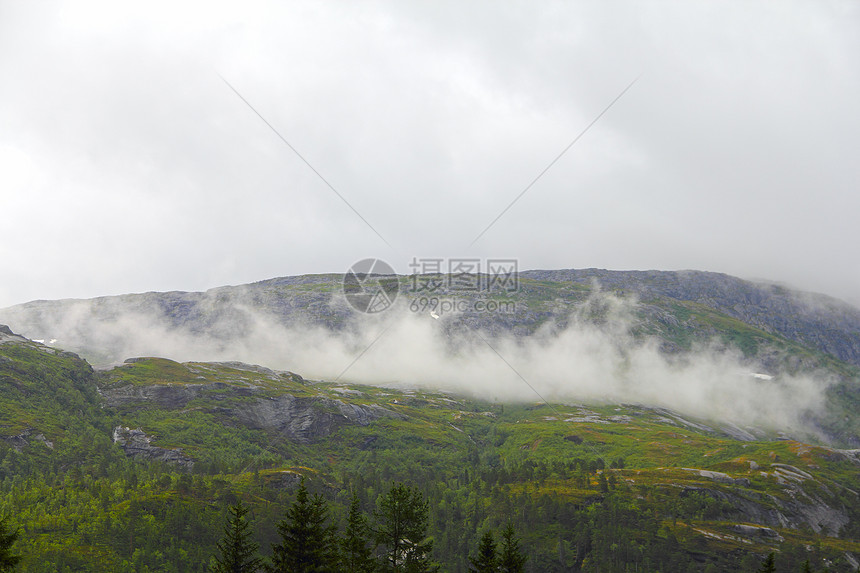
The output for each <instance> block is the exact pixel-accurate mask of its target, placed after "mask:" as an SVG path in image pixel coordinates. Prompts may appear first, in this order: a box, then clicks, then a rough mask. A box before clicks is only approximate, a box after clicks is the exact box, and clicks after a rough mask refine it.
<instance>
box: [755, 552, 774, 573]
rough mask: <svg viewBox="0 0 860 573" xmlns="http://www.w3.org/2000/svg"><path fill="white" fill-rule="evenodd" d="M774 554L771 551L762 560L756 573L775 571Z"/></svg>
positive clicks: (772, 572) (771, 572)
mask: <svg viewBox="0 0 860 573" xmlns="http://www.w3.org/2000/svg"><path fill="white" fill-rule="evenodd" d="M775 560H776V555H775V554H774V553H771V554H770V555H768V556H767V558H766V559H765V560H764V563H762V564H761V567H760V568H759V570H758V573H776V563H775Z"/></svg>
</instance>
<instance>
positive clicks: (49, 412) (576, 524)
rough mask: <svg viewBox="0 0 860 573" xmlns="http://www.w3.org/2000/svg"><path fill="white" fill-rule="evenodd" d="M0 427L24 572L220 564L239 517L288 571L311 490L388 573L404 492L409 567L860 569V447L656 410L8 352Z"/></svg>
mask: <svg viewBox="0 0 860 573" xmlns="http://www.w3.org/2000/svg"><path fill="white" fill-rule="evenodd" d="M285 413H290V415H291V416H292V417H290V418H289V420H286V421H285V418H284V414H285ZM0 415H1V416H2V419H0V435H2V437H3V438H2V439H0V517H3V518H4V519H5V522H4V523H5V524H6V528H7V531H8V532H16V533H17V539H15V540H14V541H13V542H12V543H11V548H10V549H9V551H11V553H10V554H11V555H20V556H21V562H20V564H18V566H17V567H18V570H20V571H32V572H54V571H110V572H119V573H122V572H131V571H140V572H142V571H183V572H185V571H188V572H193V571H207V570H209V568H210V567H211V566H213V565H214V564H215V563H216V561H217V559H218V558H219V556H221V555H222V554H223V552H222V551H220V550H219V543H220V544H221V547H223V546H224V543H225V527H227V526H228V524H229V523H230V520H231V518H233V519H235V516H236V508H237V507H241V508H243V510H245V511H247V513H245V514H244V515H243V520H244V521H245V523H247V534H248V538H247V539H248V543H249V544H250V545H253V546H255V547H257V548H258V549H257V550H256V551H255V553H254V555H255V556H256V557H259V558H260V559H261V563H273V557H274V558H275V559H277V551H278V549H277V548H278V547H280V546H282V544H283V541H284V535H283V534H284V525H285V523H289V519H288V518H289V516H290V512H291V510H293V509H294V508H295V507H296V504H297V503H298V504H301V503H302V502H301V496H302V495H307V496H309V498H310V499H316V500H317V501H318V503H319V504H322V505H324V509H325V512H324V514H325V519H324V520H323V522H322V524H321V527H322V528H323V529H326V530H327V531H328V533H326V535H327V536H329V537H330V539H331V540H333V541H332V543H334V545H335V546H337V547H338V548H340V549H342V547H343V546H342V542H343V540H344V539H347V538H349V537H350V534H349V531H350V528H352V531H353V533H355V532H356V531H359V532H360V531H362V528H363V527H364V526H363V525H357V524H360V523H363V524H365V525H366V527H367V528H368V529H366V530H365V531H364V535H365V538H364V539H365V541H366V544H365V546H364V547H366V549H367V550H368V551H369V555H370V557H371V559H372V561H373V563H374V564H375V565H377V566H383V565H385V564H386V563H387V564H388V566H389V568H390V569H391V568H393V569H394V570H398V568H400V569H401V570H405V569H402V565H403V564H405V562H406V561H405V560H403V559H393V560H390V559H389V560H386V557H385V556H386V555H387V554H388V553H387V552H388V551H390V545H391V543H390V542H388V543H387V542H383V540H382V539H381V538H380V537H378V536H377V535H376V533H373V532H374V531H378V530H379V528H380V527H381V521H380V519H381V516H383V515H384V508H385V504H386V499H388V497H390V495H391V492H392V491H393V489H394V488H396V487H398V486H399V485H400V484H402V485H400V487H403V488H407V489H408V491H409V492H413V494H414V495H415V496H416V500H418V501H416V503H419V505H420V503H426V523H425V524H424V529H423V534H422V535H421V536H419V537H420V538H416V541H415V542H416V543H420V544H425V545H423V547H426V550H421V551H417V552H415V554H420V555H424V556H426V558H427V562H426V563H425V565H426V566H427V567H428V568H431V569H432V567H433V566H434V565H437V566H438V568H439V569H438V570H440V571H452V572H463V571H469V570H470V568H472V569H474V568H475V567H477V565H476V563H477V564H478V565H480V564H481V563H484V564H486V560H487V559H489V557H488V554H489V546H490V542H492V543H495V545H496V548H497V552H498V554H499V555H501V554H502V545H503V541H504V539H503V535H502V534H503V533H504V532H505V531H506V529H508V528H510V529H509V531H511V532H514V534H513V535H512V537H511V538H512V539H515V540H516V542H517V544H518V547H519V549H520V551H521V553H522V557H523V558H524V564H523V567H524V570H525V571H533V572H534V571H541V572H543V571H592V572H597V571H600V572H610V573H612V572H627V571H641V572H657V571H663V572H677V571H682V572H687V571H691V572H692V571H708V572H711V571H750V572H752V571H757V570H759V569H760V568H762V567H769V564H768V561H767V558H768V556H769V555H770V554H773V570H774V571H779V572H795V571H798V572H799V571H802V570H804V569H803V568H804V567H805V564H806V562H807V561H808V562H809V564H810V570H812V571H824V570H828V571H834V572H836V571H839V572H843V571H844V572H848V571H850V572H853V571H856V570H857V562H856V559H857V556H860V519H858V518H860V500H858V494H857V492H858V491H860V461H858V459H857V457H856V455H855V453H854V452H849V451H845V450H835V449H832V448H827V447H823V446H815V445H809V444H803V443H800V442H795V441H791V440H785V439H782V440H768V439H762V440H757V441H754V440H749V441H740V440H738V439H735V438H733V437H731V436H730V435H727V434H726V433H725V432H723V431H721V430H720V429H719V428H718V427H716V426H713V425H711V426H708V425H706V423H704V422H701V421H691V420H687V419H684V418H682V417H680V416H677V415H675V414H673V413H671V412H667V411H664V410H659V409H649V408H645V407H641V406H630V405H624V406H622V405H609V404H603V405H600V404H594V405H587V406H586V405H570V404H567V405H565V404H556V405H549V404H498V403H482V402H476V401H472V400H467V399H464V398H462V397H458V396H452V395H447V394H439V393H431V392H421V391H417V390H414V391H404V390H393V389H383V388H376V387H365V386H356V385H344V384H340V385H337V386H335V385H331V384H323V383H313V382H309V381H305V380H302V379H301V378H300V377H298V376H296V375H292V374H288V373H277V372H272V371H268V370H266V369H260V368H254V367H248V366H245V365H239V364H203V363H193V364H178V363H175V362H171V361H168V360H161V359H145V360H137V361H134V362H131V363H128V364H125V365H123V366H120V367H118V368H115V369H112V370H110V371H105V372H95V371H93V370H92V369H91V368H90V367H89V365H88V364H87V363H86V362H84V361H83V360H81V359H79V358H77V357H76V356H74V355H71V354H68V353H62V352H60V351H56V350H53V349H49V348H46V347H44V346H42V345H39V344H35V343H31V342H24V341H15V340H7V341H6V342H4V343H3V344H0ZM288 422H289V423H288ZM126 429H130V430H126ZM136 429H139V430H140V432H139V433H138V434H136V435H137V438H134V435H135V434H134V433H133V432H131V430H136ZM130 432H131V433H130ZM135 440H136V441H135ZM302 482H304V484H305V488H306V493H305V494H303V493H302V492H303V491H304V490H305V488H303V487H302V485H301V484H302ZM0 533H2V532H0ZM488 534H489V535H488ZM354 537H355V536H354V535H353V538H354ZM354 546H355V544H354ZM356 547H357V546H356ZM482 555H484V561H481V556H482ZM0 556H2V553H0Z"/></svg>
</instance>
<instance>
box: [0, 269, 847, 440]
mask: <svg viewBox="0 0 860 573" xmlns="http://www.w3.org/2000/svg"><path fill="white" fill-rule="evenodd" d="M413 278H414V277H400V283H401V292H400V295H399V297H398V298H397V300H396V301H395V305H394V308H393V309H391V310H388V311H386V313H389V314H391V313H397V312H400V313H401V314H406V315H416V316H418V315H420V316H422V317H425V318H427V317H429V316H431V314H432V315H436V316H439V315H441V317H440V319H439V321H438V324H439V327H440V329H441V330H442V331H443V332H445V333H447V336H448V340H449V341H454V342H450V343H449V345H450V346H451V349H450V351H451V352H453V353H456V352H458V351H459V350H460V349H462V348H463V346H462V344H461V341H462V340H463V339H464V336H463V335H466V336H465V338H468V336H470V335H473V334H474V333H475V332H478V333H483V334H482V335H481V336H482V337H484V338H485V339H486V340H487V341H490V340H495V339H500V338H504V337H515V338H517V339H519V340H523V341H526V340H530V339H532V338H533V336H534V335H535V334H536V333H538V332H541V329H542V328H546V327H547V325H550V324H553V325H555V328H556V329H563V328H565V327H566V326H567V325H568V324H569V323H571V322H572V321H579V322H586V323H588V324H593V325H596V327H598V328H604V329H606V330H608V331H610V332H609V334H607V336H606V339H607V340H610V341H611V340H615V339H617V338H618V335H616V334H617V333H614V332H611V331H612V329H617V330H619V331H620V332H621V334H620V336H622V337H623V338H624V339H625V342H624V344H627V345H628V346H629V345H632V344H643V345H647V344H649V343H650V341H656V345H657V346H658V347H659V350H660V352H661V353H663V354H664V355H666V356H677V357H679V360H684V357H686V356H693V355H694V354H695V353H694V351H695V349H697V348H702V347H706V348H712V347H714V346H718V347H721V348H724V349H725V348H727V349H729V350H732V351H734V352H736V353H737V354H738V355H739V356H740V360H741V361H742V362H744V363H746V364H748V368H749V370H750V371H751V372H763V373H765V374H766V376H772V375H778V374H780V373H787V374H788V375H809V376H811V377H817V378H821V379H825V380H826V382H825V383H822V385H821V386H822V388H825V387H826V389H822V390H821V392H822V393H823V394H824V399H825V404H824V405H823V407H822V408H821V409H819V410H818V411H816V412H812V413H804V412H798V413H797V416H796V417H799V418H800V419H801V420H802V421H803V423H804V424H805V425H807V426H809V428H808V429H810V431H811V433H812V434H815V435H817V436H818V437H819V439H821V440H823V442H824V443H830V444H832V445H840V446H843V447H857V446H860V416H858V415H857V412H858V411H860V374H858V373H860V369H858V366H857V365H858V364H860V310H857V309H856V308H853V307H851V306H850V305H847V304H846V303H843V302H841V301H838V300H835V299H832V298H830V297H826V296H823V295H815V294H810V293H802V292H797V291H791V290H788V289H786V288H783V287H779V286H775V285H770V284H764V283H754V282H750V281H745V280H742V279H738V278H734V277H730V276H727V275H722V274H716V273H704V272H694V271H685V272H661V271H605V270H599V269H584V270H556V271H539V270H536V271H526V272H523V273H520V275H519V276H518V285H517V288H516V289H512V290H511V291H510V292H508V291H504V292H499V291H493V292H487V291H463V290H457V289H453V288H450V287H446V286H445V285H444V283H445V280H444V279H445V277H441V279H442V280H441V281H440V282H442V283H443V286H442V287H441V288H439V289H436V290H429V291H428V290H423V291H416V290H414V289H413V288H412V285H413ZM431 278H432V277H431ZM437 278H439V277H437ZM595 293H602V294H601V295H599V296H598V295H596V294H595ZM601 296H602V297H603V298H601ZM606 297H612V298H611V300H610V299H607V298H606ZM607 300H609V302H611V301H612V300H616V301H617V300H620V301H625V302H624V304H626V305H627V307H628V310H629V312H628V313H627V315H625V318H623V320H620V322H619V319H617V317H610V316H609V315H608V314H607V312H608V311H607V305H606V304H605V303H606V302H607ZM450 301H460V302H464V303H465V304H464V305H463V306H462V307H461V308H462V310H461V311H457V312H450V311H449V309H446V308H444V307H443V305H444V304H445V303H446V302H450ZM477 303H484V304H486V303H492V304H495V305H496V307H495V308H496V309H497V311H496V312H479V311H478V310H476V306H477ZM382 315H384V313H381V315H380V316H382ZM372 318H373V317H368V316H366V315H362V314H361V313H357V312H356V311H355V310H354V309H353V308H352V307H351V306H350V305H349V304H348V303H347V301H346V299H345V297H344V294H343V288H342V277H341V276H340V275H309V276H300V277H284V278H276V279H271V280H266V281H261V282H258V283H253V284H249V285H242V286H235V287H220V288H216V289H211V290H209V291H206V292H193V293H187V292H167V293H145V294H131V295H123V296H115V297H103V298H97V299H90V300H59V301H34V302H30V303H26V304H22V305H18V306H15V307H10V308H7V309H2V310H0V321H3V322H8V323H9V324H10V325H12V326H13V328H14V329H16V331H18V332H23V333H24V334H26V335H27V336H29V337H31V338H34V339H39V340H42V341H44V342H46V343H48V344H52V343H53V344H54V345H56V346H60V347H62V348H66V349H69V350H72V351H74V352H77V353H79V354H80V355H82V356H84V357H86V358H87V359H88V360H89V361H90V362H91V363H93V364H95V365H96V366H97V367H107V366H110V365H113V364H117V363H121V362H122V361H123V360H124V359H126V358H127V357H129V356H139V355H156V356H169V357H171V358H173V359H177V360H188V359H198V358H199V357H201V356H204V357H206V359H208V360H211V359H213V358H214V359H222V358H223V359H227V360H233V359H242V360H245V361H247V362H256V363H262V364H266V365H267V366H272V367H278V368H295V366H294V365H293V364H292V363H290V362H289V360H286V362H285V358H284V357H285V356H291V355H290V354H289V352H285V349H284V345H290V344H293V345H297V344H298V343H299V342H300V341H301V339H303V338H307V337H304V336H303V335H302V333H304V332H308V333H310V332H312V331H313V332H317V334H318V332H319V331H320V330H321V331H323V332H331V333H334V334H340V335H342V337H343V339H349V338H350V337H351V336H353V337H354V336H355V333H356V332H360V331H361V329H362V328H363V326H362V325H364V324H366V323H369V321H371V319H372ZM616 323H618V324H616ZM287 331H289V332H290V333H292V334H293V336H294V338H293V339H290V340H289V341H280V338H279V337H281V336H282V335H283V334H284V333H285V332H287ZM458 337H459V338H458ZM472 338H474V336H472ZM369 340H370V339H368V341H369ZM631 341H632V342H631ZM637 341H638V342H637ZM480 343H481V342H480V341H479V344H480ZM319 344H320V345H325V344H327V343H326V342H320V343H319ZM296 348H299V346H296ZM362 349H363V348H356V349H355V351H354V354H355V355H358V354H359V352H360V351H361V350H362ZM287 350H288V349H287ZM311 350H313V348H311V349H305V348H301V349H300V350H296V352H300V353H304V354H308V353H309V351H311ZM622 354H623V352H622ZM620 360H622V361H623V360H626V358H624V356H622V357H621V359H620ZM333 376H334V375H333ZM778 383H779V382H778V381H777V384H778ZM795 437H800V436H799V435H796V436H795ZM803 438H804V439H810V438H809V432H807V434H804V436H803Z"/></svg>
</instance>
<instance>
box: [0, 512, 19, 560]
mask: <svg viewBox="0 0 860 573" xmlns="http://www.w3.org/2000/svg"><path fill="white" fill-rule="evenodd" d="M17 540H18V530H17V529H16V530H15V531H12V532H10V531H9V526H8V524H7V522H6V518H5V517H4V518H2V519H0V571H14V570H15V567H16V566H17V565H18V563H19V562H20V561H21V556H20V555H15V554H14V553H12V545H14V544H15V541H17Z"/></svg>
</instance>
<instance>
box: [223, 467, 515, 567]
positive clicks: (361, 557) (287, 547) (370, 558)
mask: <svg viewBox="0 0 860 573" xmlns="http://www.w3.org/2000/svg"><path fill="white" fill-rule="evenodd" d="M249 511H250V510H249V508H248V507H246V506H245V505H244V504H243V503H242V501H241V500H239V501H238V502H237V503H236V505H234V506H231V508H230V511H229V515H228V519H227V523H226V525H225V527H224V536H223V538H222V539H221V541H219V542H218V544H217V548H218V551H217V554H216V555H215V556H214V557H213V558H212V563H211V566H210V571H212V573H251V572H258V571H265V572H266V573H340V572H342V573H376V572H404V573H429V572H435V571H438V570H439V564H438V563H436V562H434V561H433V559H432V556H431V553H432V550H433V539H431V538H429V537H428V536H427V524H428V519H429V505H428V502H427V500H425V499H424V496H423V494H422V493H421V492H420V491H419V490H418V489H417V488H414V487H411V486H409V485H405V484H403V483H396V484H392V486H391V488H390V489H389V490H388V491H387V492H385V493H383V494H381V495H380V496H379V498H378V499H377V502H376V508H375V509H374V511H373V513H372V518H368V516H367V515H366V514H365V513H364V512H363V511H362V510H361V504H360V502H359V499H358V496H356V495H355V494H353V496H352V500H351V502H350V507H349V513H348V514H347V518H346V524H345V527H344V528H343V530H342V531H340V530H339V529H338V527H337V526H336V525H335V524H334V523H333V522H332V519H331V517H330V515H329V509H328V505H327V502H326V500H325V498H324V497H323V496H322V495H320V494H319V493H315V494H313V495H311V494H310V492H308V489H307V487H306V485H305V480H304V478H302V480H301V483H300V485H299V488H298V491H297V493H296V499H295V501H294V502H293V503H292V504H291V505H290V507H289V509H288V510H287V512H286V515H285V517H284V519H282V520H281V521H280V522H279V523H278V534H279V537H280V540H279V542H278V543H275V544H273V545H272V554H271V556H270V557H268V558H266V559H263V558H261V557H260V556H259V545H258V544H257V543H256V542H255V541H254V540H253V539H252V534H251V531H250V523H249V521H248V519H247V515H248V512H249ZM469 561H470V564H471V569H472V570H473V571H476V572H478V573H497V572H498V573H522V572H523V571H524V564H525V561H526V557H525V555H524V554H523V553H522V551H521V550H520V546H519V539H517V537H516V535H515V531H514V528H513V525H511V524H508V526H507V527H506V528H505V529H504V531H503V532H502V538H501V543H500V544H497V543H496V541H495V539H494V536H493V532H492V531H487V532H485V533H484V535H483V537H482V538H481V542H480V545H479V546H478V548H477V551H476V553H475V555H474V556H471V557H470V559H469Z"/></svg>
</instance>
